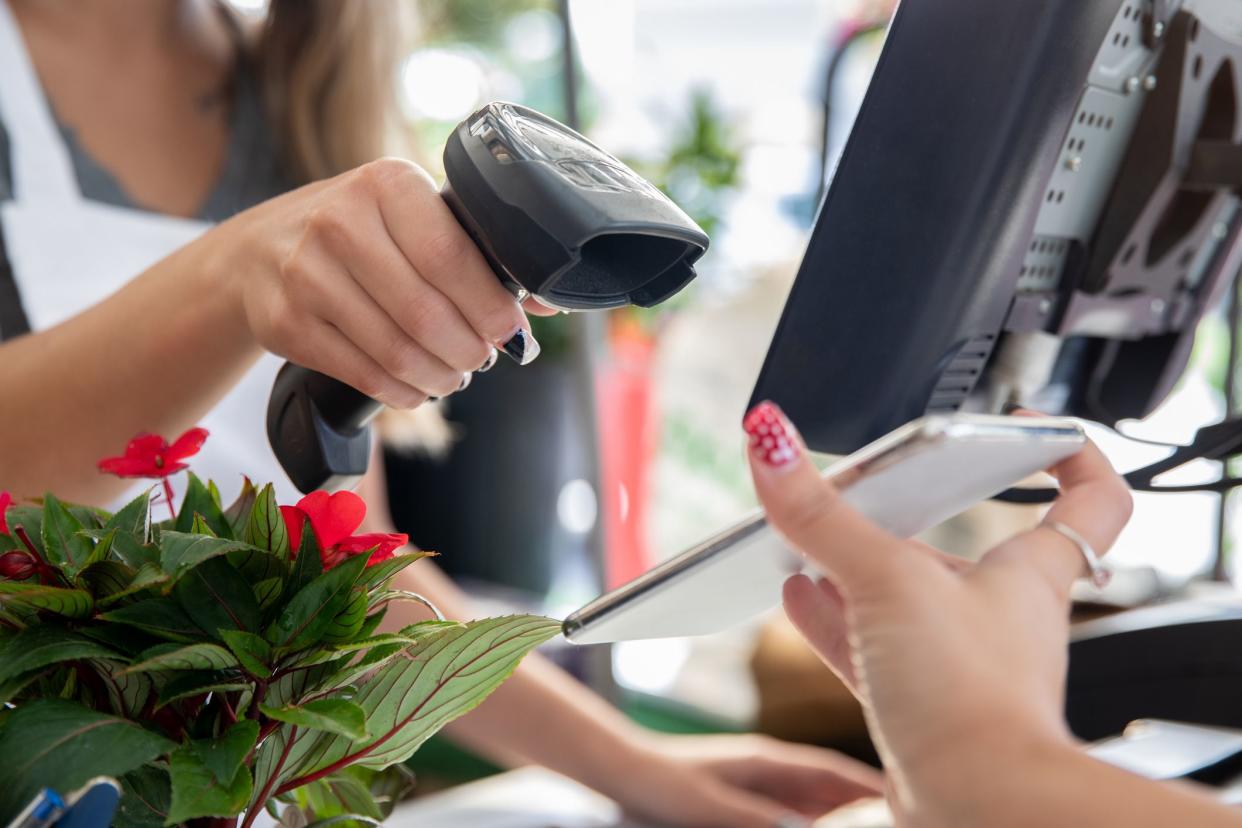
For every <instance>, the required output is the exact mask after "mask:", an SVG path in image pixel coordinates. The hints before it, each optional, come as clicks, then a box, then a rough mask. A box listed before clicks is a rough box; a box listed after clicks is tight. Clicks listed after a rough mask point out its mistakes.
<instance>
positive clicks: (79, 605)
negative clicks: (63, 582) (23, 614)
mask: <svg viewBox="0 0 1242 828" xmlns="http://www.w3.org/2000/svg"><path fill="white" fill-rule="evenodd" d="M94 606H95V601H94V599H92V598H91V594H90V593H89V592H87V591H86V590H84V589H63V588H61V587H49V586H40V585H39V584H27V583H18V582H15V581H0V607H31V608H33V609H41V610H47V611H48V612H53V613H56V614H57V615H63V616H65V617H66V618H85V617H86V616H88V615H90V613H91V609H92V608H94Z"/></svg>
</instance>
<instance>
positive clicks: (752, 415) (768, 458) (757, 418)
mask: <svg viewBox="0 0 1242 828" xmlns="http://www.w3.org/2000/svg"><path fill="white" fill-rule="evenodd" d="M742 428H744V429H745V430H746V433H747V434H748V435H750V450H751V453H752V454H754V455H755V457H756V458H758V459H759V460H762V461H763V462H764V463H766V464H767V465H769V466H772V467H774V468H780V467H782V466H787V465H789V464H790V463H792V462H794V461H795V460H797V459H798V458H799V457H800V456H801V455H802V444H801V443H800V442H799V441H798V432H797V431H796V430H795V429H794V427H793V424H792V423H790V422H789V420H787V419H786V418H785V415H784V414H783V413H782V412H781V410H780V408H778V407H777V406H776V404H775V403H770V402H768V401H767V400H764V401H763V402H761V403H759V404H758V405H756V406H755V407H754V408H752V409H751V410H750V412H749V413H747V415H746V418H745V419H744V420H742Z"/></svg>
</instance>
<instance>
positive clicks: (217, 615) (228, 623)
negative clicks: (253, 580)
mask: <svg viewBox="0 0 1242 828" xmlns="http://www.w3.org/2000/svg"><path fill="white" fill-rule="evenodd" d="M173 594H174V595H175V596H176V598H177V600H178V601H180V602H181V606H182V608H183V609H184V610H185V611H186V614H187V615H189V616H190V618H192V619H193V620H194V622H195V623H196V624H198V626H199V627H201V628H202V629H203V631H204V632H206V633H207V634H208V635H209V636H211V637H212V638H218V637H219V636H220V632H221V631H222V630H256V629H258V628H259V603H258V601H256V600H255V597H254V590H253V589H251V587H250V584H249V583H248V582H247V581H246V579H245V578H243V577H242V575H241V573H240V572H238V571H237V570H236V569H234V568H233V567H232V566H230V565H229V562H228V561H227V560H225V559H223V558H213V559H212V560H209V561H205V562H203V563H202V564H201V565H199V566H196V567H195V568H194V569H191V570H190V571H189V572H187V573H186V574H185V575H184V576H183V577H182V578H181V580H180V581H178V582H177V586H176V587H175V588H174V590H173Z"/></svg>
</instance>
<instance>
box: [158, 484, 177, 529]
mask: <svg viewBox="0 0 1242 828" xmlns="http://www.w3.org/2000/svg"><path fill="white" fill-rule="evenodd" d="M160 482H161V483H163V484H164V497H165V499H166V500H168V514H169V515H170V516H171V517H172V521H173V523H176V522H177V511H176V510H175V509H174V508H173V490H172V484H171V483H169V482H168V478H167V477H162V478H160Z"/></svg>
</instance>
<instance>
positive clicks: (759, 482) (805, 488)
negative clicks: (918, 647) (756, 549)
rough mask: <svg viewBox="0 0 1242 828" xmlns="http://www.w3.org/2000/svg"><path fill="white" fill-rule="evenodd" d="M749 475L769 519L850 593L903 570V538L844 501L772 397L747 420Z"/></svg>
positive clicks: (905, 550) (758, 406) (895, 575)
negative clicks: (811, 458) (824, 476)
mask: <svg viewBox="0 0 1242 828" xmlns="http://www.w3.org/2000/svg"><path fill="white" fill-rule="evenodd" d="M743 426H744V428H745V429H746V433H747V434H748V435H749V437H750V450H749V451H748V455H749V459H750V469H751V476H752V477H753V479H754V482H755V491H756V493H757V494H758V495H759V501H760V502H761V503H762V504H763V507H764V509H765V510H766V511H767V515H768V520H769V522H770V523H771V524H772V526H773V527H775V528H776V529H777V530H778V531H779V532H780V533H781V534H782V535H783V536H784V537H785V538H786V539H787V540H788V541H789V542H790V544H791V545H793V546H794V547H796V548H798V549H800V550H801V551H802V552H803V553H804V554H806V555H807V556H808V557H809V558H810V559H811V560H812V561H813V562H814V563H815V564H816V565H817V566H818V567H819V568H820V570H821V571H822V572H824V573H825V574H827V575H831V576H832V577H833V580H834V581H836V583H837V585H838V586H839V587H841V588H842V589H843V590H844V591H845V592H846V593H849V592H850V591H851V590H854V589H862V588H866V587H868V586H869V585H872V584H875V583H876V582H885V581H887V580H889V579H891V578H893V577H898V576H899V575H900V572H901V569H900V566H901V565H902V564H903V563H904V562H905V561H906V560H908V559H909V558H910V557H911V554H910V552H909V550H907V549H906V548H905V547H904V545H903V543H902V542H901V541H900V540H899V539H897V538H896V537H894V536H893V535H891V534H889V533H888V532H886V531H884V530H883V529H881V528H880V527H879V526H877V525H875V524H874V523H872V522H871V521H869V520H867V519H866V518H865V517H863V516H862V515H861V514H859V512H858V511H856V510H855V509H854V508H852V507H851V506H849V505H848V504H847V503H845V502H844V501H843V500H842V498H841V497H840V495H839V494H838V492H837V489H836V487H835V486H833V485H832V484H831V483H830V482H829V481H827V480H824V479H823V478H822V477H821V476H820V474H819V472H818V471H817V470H816V469H815V466H814V465H813V464H812V463H811V461H810V460H809V459H808V458H807V455H806V450H805V447H804V446H803V444H802V439H801V438H800V437H799V436H798V433H797V431H796V430H795V429H794V427H793V425H792V424H791V423H790V422H789V421H788V420H787V419H786V418H785V415H784V414H783V413H781V411H780V409H779V408H777V407H776V405H774V404H773V403H770V402H763V403H760V404H759V405H757V406H755V408H754V409H753V410H752V411H751V412H750V413H748V414H747V415H746V419H745V421H744V423H743Z"/></svg>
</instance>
